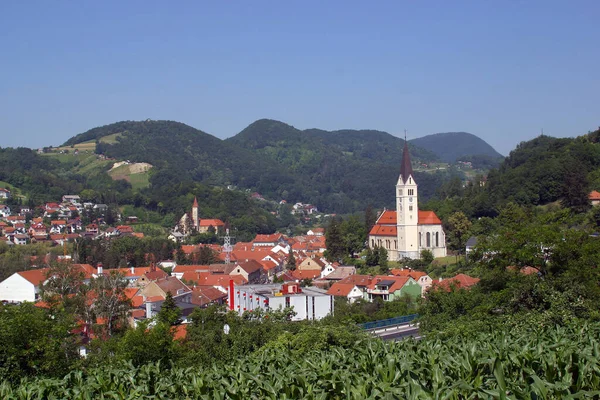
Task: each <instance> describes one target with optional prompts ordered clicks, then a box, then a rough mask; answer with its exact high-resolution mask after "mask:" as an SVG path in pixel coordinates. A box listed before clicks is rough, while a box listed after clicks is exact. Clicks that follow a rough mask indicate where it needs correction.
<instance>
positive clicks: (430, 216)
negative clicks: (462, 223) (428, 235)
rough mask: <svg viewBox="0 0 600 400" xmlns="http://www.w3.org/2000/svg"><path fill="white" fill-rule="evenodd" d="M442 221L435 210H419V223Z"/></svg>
mask: <svg viewBox="0 0 600 400" xmlns="http://www.w3.org/2000/svg"><path fill="white" fill-rule="evenodd" d="M441 224H442V221H441V220H440V219H439V218H438V216H437V215H435V212H433V211H421V210H419V225H441Z"/></svg>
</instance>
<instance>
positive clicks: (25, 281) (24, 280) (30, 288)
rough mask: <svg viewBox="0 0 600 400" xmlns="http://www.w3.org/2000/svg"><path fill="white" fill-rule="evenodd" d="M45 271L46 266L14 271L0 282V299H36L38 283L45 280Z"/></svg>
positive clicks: (32, 300) (10, 300)
mask: <svg viewBox="0 0 600 400" xmlns="http://www.w3.org/2000/svg"><path fill="white" fill-rule="evenodd" d="M46 273H47V269H46V268H43V269H33V270H29V271H21V272H15V273H14V274H12V275H11V276H9V277H8V278H6V279H5V280H3V281H2V282H0V301H9V302H11V303H20V302H23V301H30V302H36V301H38V300H39V292H40V285H41V284H42V283H44V281H45V280H46Z"/></svg>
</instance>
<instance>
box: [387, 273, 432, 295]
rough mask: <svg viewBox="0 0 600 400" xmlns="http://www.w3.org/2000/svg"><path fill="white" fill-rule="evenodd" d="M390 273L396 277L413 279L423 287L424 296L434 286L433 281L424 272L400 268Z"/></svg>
mask: <svg viewBox="0 0 600 400" xmlns="http://www.w3.org/2000/svg"><path fill="white" fill-rule="evenodd" d="M390 273H391V274H392V275H394V276H409V277H411V278H413V279H414V280H415V281H417V283H418V284H419V286H421V293H422V294H423V295H424V294H425V292H426V291H427V290H429V288H430V287H431V285H432V284H433V279H431V277H430V276H429V275H427V273H425V272H423V271H416V270H414V269H411V268H399V269H392V270H391V271H390Z"/></svg>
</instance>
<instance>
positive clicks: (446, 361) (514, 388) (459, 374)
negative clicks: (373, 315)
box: [0, 324, 600, 400]
mask: <svg viewBox="0 0 600 400" xmlns="http://www.w3.org/2000/svg"><path fill="white" fill-rule="evenodd" d="M599 341H600V324H582V325H578V326H576V325H573V326H570V327H566V328H560V327H556V328H551V329H546V330H539V331H535V330H531V331H530V332H528V333H527V334H524V333H523V332H520V333H517V332H497V333H494V334H481V335H480V336H479V337H478V338H477V340H469V341H467V340H463V339H461V338H453V339H450V340H446V341H442V340H433V339H429V340H428V339H425V340H422V341H420V342H415V341H412V340H406V341H402V342H396V343H383V342H381V341H379V340H366V341H362V342H358V343H356V345H355V346H354V348H352V349H334V350H330V351H327V352H312V353H307V354H306V355H305V356H304V357H301V358H298V357H295V358H294V357H293V356H291V355H290V354H289V352H287V351H282V350H274V349H269V350H266V351H260V352H258V353H255V354H253V355H252V356H250V357H247V358H245V359H243V360H239V361H238V362H236V363H234V364H231V365H228V366H226V367H224V368H217V367H213V368H208V369H197V368H178V367H173V368H165V366H164V365H159V364H150V365H145V366H142V367H139V368H135V367H133V366H131V365H127V364H124V365H120V366H111V367H106V368H102V369H96V370H91V371H87V372H86V373H84V372H82V371H76V372H72V373H70V374H69V375H67V376H66V377H64V378H63V379H30V380H24V381H22V382H21V383H20V384H19V385H17V386H11V385H10V384H8V383H7V382H4V383H2V384H0V398H1V399H82V400H83V399H90V400H91V399H141V398H143V399H215V400H216V399H224V398H227V399H587V398H590V399H592V398H595V399H598V398H600V342H599Z"/></svg>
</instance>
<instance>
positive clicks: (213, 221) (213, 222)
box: [199, 219, 225, 228]
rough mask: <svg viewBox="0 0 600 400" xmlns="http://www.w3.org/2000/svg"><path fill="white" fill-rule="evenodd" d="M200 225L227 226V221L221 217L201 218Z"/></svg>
mask: <svg viewBox="0 0 600 400" xmlns="http://www.w3.org/2000/svg"><path fill="white" fill-rule="evenodd" d="M199 225H200V226H213V227H215V228H218V227H222V226H225V223H224V222H223V221H221V220H220V219H201V220H200V222H199Z"/></svg>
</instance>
